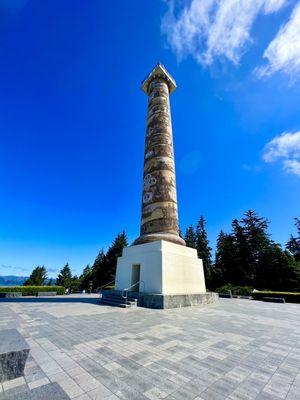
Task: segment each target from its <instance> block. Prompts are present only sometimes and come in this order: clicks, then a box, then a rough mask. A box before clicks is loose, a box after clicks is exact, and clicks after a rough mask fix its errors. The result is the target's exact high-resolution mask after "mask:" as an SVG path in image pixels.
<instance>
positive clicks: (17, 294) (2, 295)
mask: <svg viewBox="0 0 300 400" xmlns="http://www.w3.org/2000/svg"><path fill="white" fill-rule="evenodd" d="M11 297H13V298H15V297H22V292H0V299H8V298H11Z"/></svg>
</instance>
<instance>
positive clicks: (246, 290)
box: [215, 284, 253, 296]
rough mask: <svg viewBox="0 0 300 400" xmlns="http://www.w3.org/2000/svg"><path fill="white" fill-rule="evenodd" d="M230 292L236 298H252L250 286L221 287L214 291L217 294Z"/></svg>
mask: <svg viewBox="0 0 300 400" xmlns="http://www.w3.org/2000/svg"><path fill="white" fill-rule="evenodd" d="M229 290H231V293H232V294H235V295H237V296H252V290H253V289H252V287H250V286H233V285H230V284H228V285H223V286H221V287H219V288H218V289H216V290H215V292H217V293H226V294H227V293H228V292H229Z"/></svg>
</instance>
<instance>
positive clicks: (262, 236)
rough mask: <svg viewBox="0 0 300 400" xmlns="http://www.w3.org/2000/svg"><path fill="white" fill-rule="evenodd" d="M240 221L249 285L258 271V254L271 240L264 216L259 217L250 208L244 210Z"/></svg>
mask: <svg viewBox="0 0 300 400" xmlns="http://www.w3.org/2000/svg"><path fill="white" fill-rule="evenodd" d="M241 222H242V224H243V231H244V235H245V238H246V253H247V254H246V256H247V259H246V260H247V266H246V267H247V268H246V270H247V280H248V282H247V283H248V284H250V285H251V284H254V281H255V276H256V274H257V273H258V271H257V268H258V267H259V263H258V260H259V256H260V254H261V253H262V252H263V251H265V250H266V249H268V248H269V246H270V245H271V240H270V237H269V234H268V232H267V229H268V225H269V222H268V220H267V219H266V218H263V217H259V216H258V214H257V213H256V212H255V211H252V210H249V211H246V213H245V214H244V217H243V218H242V220H241Z"/></svg>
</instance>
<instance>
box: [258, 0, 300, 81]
mask: <svg viewBox="0 0 300 400" xmlns="http://www.w3.org/2000/svg"><path fill="white" fill-rule="evenodd" d="M263 57H264V58H265V59H266V60H267V62H268V64H267V65H266V66H264V67H261V68H259V69H258V70H257V73H258V76H260V77H262V76H268V75H271V74H273V73H275V72H279V71H280V72H284V73H286V74H288V75H290V76H292V77H293V78H295V77H296V76H298V75H299V74H300V2H299V3H298V4H297V5H296V6H295V8H294V10H293V12H292V15H291V17H290V19H289V21H288V22H287V23H286V24H285V25H284V26H283V27H282V28H281V29H280V30H279V32H278V33H277V35H276V36H275V38H274V39H273V40H272V42H271V43H270V44H269V46H268V47H267V49H266V50H265V52H264V55H263Z"/></svg>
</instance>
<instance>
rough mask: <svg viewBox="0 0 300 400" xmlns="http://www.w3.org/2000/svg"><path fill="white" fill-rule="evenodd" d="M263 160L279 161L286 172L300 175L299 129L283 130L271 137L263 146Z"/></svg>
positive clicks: (268, 161) (269, 161)
mask: <svg viewBox="0 0 300 400" xmlns="http://www.w3.org/2000/svg"><path fill="white" fill-rule="evenodd" d="M263 160H264V161H265V162H267V163H271V162H275V161H280V162H281V163H282V166H283V169H284V170H285V171H286V172H288V173H290V174H294V175H297V176H299V177H300V131H298V132H294V133H290V132H284V133H282V134H281V135H280V136H276V137H275V138H274V139H272V140H271V141H270V142H269V143H267V145H266V146H265V149H264V153H263Z"/></svg>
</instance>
